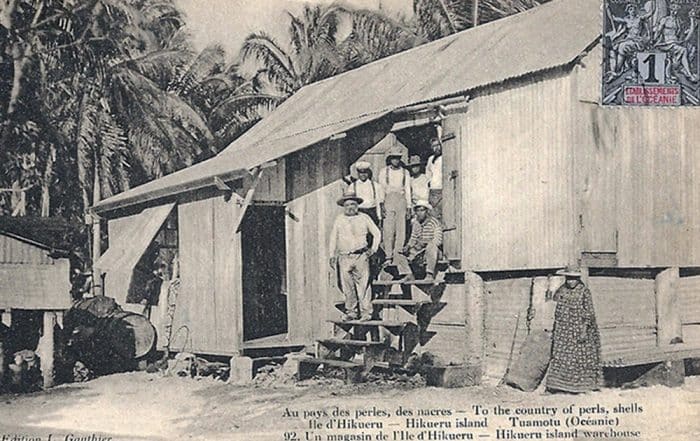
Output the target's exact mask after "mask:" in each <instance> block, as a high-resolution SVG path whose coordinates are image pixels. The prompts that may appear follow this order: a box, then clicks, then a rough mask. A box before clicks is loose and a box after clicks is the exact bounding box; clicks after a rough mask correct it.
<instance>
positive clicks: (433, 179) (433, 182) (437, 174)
mask: <svg viewBox="0 0 700 441" xmlns="http://www.w3.org/2000/svg"><path fill="white" fill-rule="evenodd" d="M433 160H434V161H435V162H434V163H433ZM425 174H426V176H428V180H429V181H430V189H431V190H442V155H440V156H439V157H438V158H437V159H435V155H431V156H430V158H428V164H427V165H426V166H425Z"/></svg>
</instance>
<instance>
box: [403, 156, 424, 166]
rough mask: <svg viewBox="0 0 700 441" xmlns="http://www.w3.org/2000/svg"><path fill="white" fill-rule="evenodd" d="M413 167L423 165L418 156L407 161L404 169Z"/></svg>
mask: <svg viewBox="0 0 700 441" xmlns="http://www.w3.org/2000/svg"><path fill="white" fill-rule="evenodd" d="M414 165H423V161H422V160H421V159H420V156H418V155H413V156H411V158H410V159H409V160H408V164H406V167H413V166H414Z"/></svg>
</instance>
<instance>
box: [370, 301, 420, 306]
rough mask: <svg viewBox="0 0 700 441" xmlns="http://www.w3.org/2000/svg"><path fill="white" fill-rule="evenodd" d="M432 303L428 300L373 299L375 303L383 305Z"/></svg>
mask: <svg viewBox="0 0 700 441" xmlns="http://www.w3.org/2000/svg"><path fill="white" fill-rule="evenodd" d="M428 303H430V302H429V301H428V300H412V299H376V300H372V304H373V305H382V306H421V305H425V304H428Z"/></svg>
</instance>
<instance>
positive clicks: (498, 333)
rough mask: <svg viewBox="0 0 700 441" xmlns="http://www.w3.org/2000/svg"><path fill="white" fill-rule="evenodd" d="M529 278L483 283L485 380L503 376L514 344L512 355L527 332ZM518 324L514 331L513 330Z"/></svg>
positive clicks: (493, 383)
mask: <svg viewBox="0 0 700 441" xmlns="http://www.w3.org/2000/svg"><path fill="white" fill-rule="evenodd" d="M531 286H532V279H530V278H521V279H507V280H496V281H490V282H486V283H485V288H486V317H485V321H484V331H485V332H484V340H485V341H484V382H485V383H486V384H490V385H496V384H498V382H499V381H500V380H501V378H503V376H504V375H505V373H506V370H507V368H508V362H509V358H510V354H511V346H512V345H513V337H514V336H515V345H514V346H513V357H517V355H518V351H519V349H520V347H521V346H522V344H523V342H524V341H525V337H526V336H527V310H528V307H529V305H530V289H531ZM516 326H517V333H516Z"/></svg>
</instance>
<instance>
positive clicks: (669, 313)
mask: <svg viewBox="0 0 700 441" xmlns="http://www.w3.org/2000/svg"><path fill="white" fill-rule="evenodd" d="M679 278H680V275H679V270H678V268H668V269H666V270H664V271H661V272H660V273H659V274H658V275H657V276H656V281H655V283H654V287H655V291H656V344H657V345H658V346H661V347H663V346H667V345H670V344H671V342H672V341H675V342H680V341H682V339H683V324H682V322H681V310H680V308H681V305H680V302H679V299H678V295H677V293H676V286H677V285H678V279H679Z"/></svg>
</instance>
